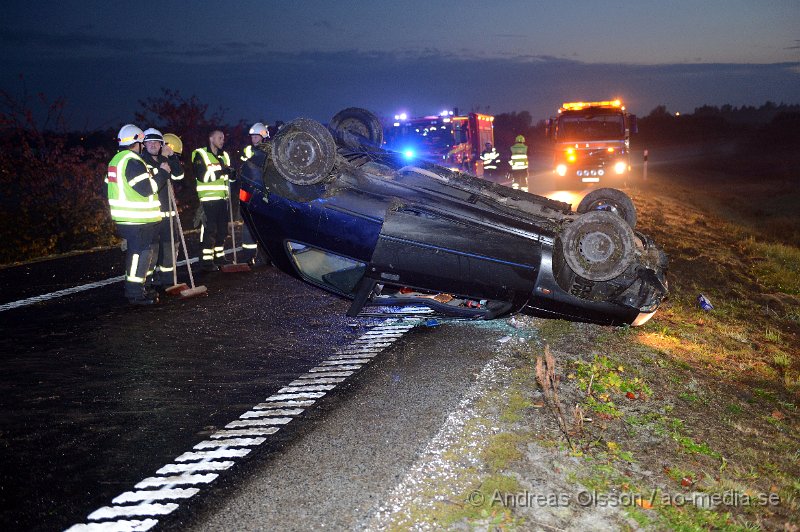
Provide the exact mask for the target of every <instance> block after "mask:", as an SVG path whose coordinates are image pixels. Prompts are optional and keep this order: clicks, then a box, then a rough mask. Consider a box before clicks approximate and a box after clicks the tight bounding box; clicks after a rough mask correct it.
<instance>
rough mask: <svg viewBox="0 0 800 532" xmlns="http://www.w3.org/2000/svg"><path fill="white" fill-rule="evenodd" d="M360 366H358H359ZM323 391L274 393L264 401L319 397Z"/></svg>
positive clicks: (322, 395) (323, 393)
mask: <svg viewBox="0 0 800 532" xmlns="http://www.w3.org/2000/svg"><path fill="white" fill-rule="evenodd" d="M359 367H360V366H359ZM324 396H325V392H307V393H276V394H275V395H270V396H269V397H267V398H266V401H283V400H285V399H319V398H320V397H324Z"/></svg>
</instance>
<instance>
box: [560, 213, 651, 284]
mask: <svg viewBox="0 0 800 532" xmlns="http://www.w3.org/2000/svg"><path fill="white" fill-rule="evenodd" d="M561 246H562V250H563V251H564V259H565V260H566V261H567V264H568V265H569V267H570V268H572V271H574V272H575V273H576V274H577V275H579V276H581V277H583V278H584V279H588V280H590V281H608V280H610V279H613V278H615V277H618V276H619V275H621V274H622V272H624V271H625V270H626V269H627V268H628V266H630V264H631V262H632V261H633V259H634V254H635V250H636V241H635V236H634V233H633V229H631V228H630V226H629V225H628V224H627V223H626V222H625V220H623V219H622V218H620V217H619V216H617V215H616V214H613V213H611V212H608V211H591V212H587V213H586V214H582V215H581V216H578V217H577V218H576V219H575V221H573V222H572V223H570V224H569V225H568V226H567V227H566V229H564V232H563V233H562V234H561Z"/></svg>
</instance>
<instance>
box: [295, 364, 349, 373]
mask: <svg viewBox="0 0 800 532" xmlns="http://www.w3.org/2000/svg"><path fill="white" fill-rule="evenodd" d="M342 369H344V370H352V371H355V370H358V369H361V365H356V364H353V365H352V366H339V367H334V366H317V367H314V368H311V369H310V370H308V372H309V373H325V372H326V371H338V370H342Z"/></svg>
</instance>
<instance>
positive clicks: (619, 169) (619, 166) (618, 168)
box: [614, 161, 628, 174]
mask: <svg viewBox="0 0 800 532" xmlns="http://www.w3.org/2000/svg"><path fill="white" fill-rule="evenodd" d="M626 168H628V165H627V164H625V161H617V163H616V164H615V165H614V171H615V172H616V173H618V174H624V173H625V169H626Z"/></svg>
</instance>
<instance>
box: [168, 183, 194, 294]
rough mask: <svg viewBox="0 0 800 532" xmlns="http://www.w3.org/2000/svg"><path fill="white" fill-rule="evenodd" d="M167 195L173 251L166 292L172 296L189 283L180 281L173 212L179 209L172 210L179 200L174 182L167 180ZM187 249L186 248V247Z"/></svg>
mask: <svg viewBox="0 0 800 532" xmlns="http://www.w3.org/2000/svg"><path fill="white" fill-rule="evenodd" d="M167 197H168V198H169V201H168V203H169V205H168V206H167V209H168V210H169V213H170V215H169V245H170V250H171V252H172V286H170V287H168V288H167V289H166V290H165V292H166V293H167V294H169V295H171V296H177V295H179V294H180V293H181V292H183V291H184V290H186V289H187V288H189V285H187V284H186V283H180V284H179V283H178V253H177V252H176V251H175V222H173V221H172V213H173V212H174V213H175V216H177V213H178V210H177V209H175V210H174V211H173V210H172V206H173V205H176V204H177V202H176V201H175V198H174V197H172V183H171V182H170V181H167ZM184 249H185V248H184Z"/></svg>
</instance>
